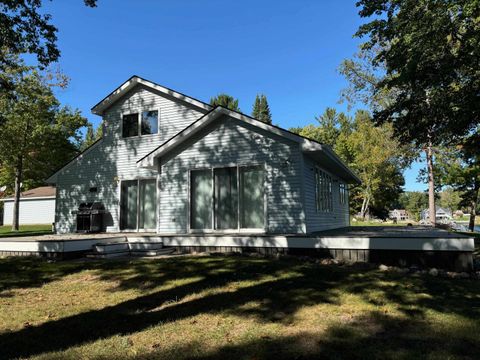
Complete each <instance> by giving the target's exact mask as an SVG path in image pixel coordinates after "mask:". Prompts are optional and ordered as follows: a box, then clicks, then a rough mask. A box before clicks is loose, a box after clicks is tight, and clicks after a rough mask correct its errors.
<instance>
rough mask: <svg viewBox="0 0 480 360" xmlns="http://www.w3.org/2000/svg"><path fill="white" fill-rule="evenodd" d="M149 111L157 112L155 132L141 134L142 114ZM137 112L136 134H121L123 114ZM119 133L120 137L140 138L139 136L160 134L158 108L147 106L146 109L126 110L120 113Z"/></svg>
mask: <svg viewBox="0 0 480 360" xmlns="http://www.w3.org/2000/svg"><path fill="white" fill-rule="evenodd" d="M151 111H156V112H157V132H156V133H155V134H145V135H142V115H143V113H145V112H151ZM134 114H137V115H138V116H137V125H138V132H137V135H133V136H123V118H124V116H128V115H134ZM120 134H121V138H122V139H135V138H140V137H149V136H157V135H158V134H160V108H147V109H141V110H136V111H126V112H122V113H121V121H120Z"/></svg>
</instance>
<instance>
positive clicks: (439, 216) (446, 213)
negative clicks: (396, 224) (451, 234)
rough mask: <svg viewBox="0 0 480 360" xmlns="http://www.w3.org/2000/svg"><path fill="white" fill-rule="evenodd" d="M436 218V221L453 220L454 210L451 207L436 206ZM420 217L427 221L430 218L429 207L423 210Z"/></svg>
mask: <svg viewBox="0 0 480 360" xmlns="http://www.w3.org/2000/svg"><path fill="white" fill-rule="evenodd" d="M435 218H436V221H446V220H452V212H451V211H450V210H449V209H444V208H441V207H435ZM420 219H421V220H425V221H427V220H430V212H429V210H428V209H424V210H422V211H421V213H420Z"/></svg>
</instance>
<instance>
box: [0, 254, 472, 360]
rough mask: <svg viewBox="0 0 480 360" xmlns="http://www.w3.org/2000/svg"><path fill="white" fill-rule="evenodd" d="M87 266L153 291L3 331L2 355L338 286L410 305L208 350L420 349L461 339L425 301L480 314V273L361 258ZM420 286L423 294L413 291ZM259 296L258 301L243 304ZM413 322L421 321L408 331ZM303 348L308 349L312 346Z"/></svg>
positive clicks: (277, 308) (319, 298)
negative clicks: (356, 261) (324, 328)
mask: <svg viewBox="0 0 480 360" xmlns="http://www.w3.org/2000/svg"><path fill="white" fill-rule="evenodd" d="M83 266H84V268H85V267H90V268H92V267H96V268H97V270H98V273H99V275H100V277H101V278H102V279H103V280H108V279H111V280H114V281H116V282H117V283H118V289H140V290H144V291H146V292H147V293H146V294H145V295H143V296H139V297H137V298H134V299H131V300H127V301H124V302H122V303H120V304H117V305H113V306H109V307H105V308H103V309H100V310H92V311H88V312H85V313H81V314H76V315H73V316H69V317H66V318H62V319H58V320H52V321H49V322H46V323H44V324H41V325H38V326H34V327H28V328H24V329H22V330H18V331H14V332H7V333H3V334H0V348H1V349H2V354H1V355H0V357H3V358H16V357H27V356H31V355H38V354H43V353H46V352H51V351H57V350H65V349H68V348H70V347H73V346H77V345H81V344H85V343H89V342H94V341H97V340H99V339H103V338H109V337H111V336H114V335H128V334H132V333H135V332H138V331H142V330H145V329H147V328H149V327H151V326H155V325H159V324H165V323H170V322H175V321H177V320H181V319H185V318H189V317H193V316H196V315H199V314H218V313H227V314H233V315H237V316H240V317H251V318H253V319H255V320H256V321H259V322H262V323H270V322H282V323H286V324H288V323H290V321H291V320H292V318H293V316H294V315H295V313H296V312H297V311H298V310H299V309H300V308H302V307H304V306H308V305H315V304H321V303H329V304H337V303H339V294H340V293H342V292H343V293H352V294H358V295H360V296H361V297H362V298H363V299H364V300H366V301H368V302H370V303H372V304H374V305H382V303H383V302H388V303H393V304H395V305H397V307H398V309H399V310H400V311H401V312H402V313H403V316H404V317H405V320H404V323H402V322H399V320H398V318H391V317H389V316H387V315H384V314H377V313H370V314H366V315H365V317H364V318H357V319H354V320H353V321H351V322H349V323H348V324H346V325H340V326H338V327H333V328H330V329H329V330H328V333H327V336H325V334H322V335H321V336H320V335H316V334H305V336H300V337H298V338H297V337H292V338H287V339H285V338H279V339H257V340H255V341H253V342H252V343H250V344H244V345H241V346H240V345H239V346H238V347H237V345H235V346H231V347H226V348H221V349H219V350H218V352H216V353H212V354H210V355H208V356H207V357H206V358H212V359H214V358H227V357H230V356H232V357H233V355H235V354H237V353H240V352H242V351H247V353H248V352H250V353H252V356H253V355H254V354H255V353H256V351H257V349H260V350H259V351H261V352H260V355H262V354H263V355H265V354H268V356H266V357H268V358H270V357H278V356H271V354H270V353H269V351H273V353H272V354H275V353H276V351H277V352H278V351H281V350H282V349H284V350H285V351H287V350H288V346H289V345H290V346H300V349H301V348H302V347H301V346H302V345H301V344H302V343H303V342H305V341H306V342H307V343H310V342H312V343H313V344H317V345H315V346H314V347H313V349H314V350H312V351H313V353H314V354H325V355H326V356H327V355H329V354H332V356H334V355H335V352H336V351H344V349H342V346H343V347H345V349H347V350H348V349H351V354H352V357H355V356H354V355H355V354H356V351H357V350H356V349H357V347H359V346H364V347H365V349H368V348H371V349H372V351H373V350H375V346H380V347H379V348H382V346H383V347H385V346H387V345H386V344H385V345H383V344H381V343H380V344H377V345H375V343H376V342H378V341H380V342H381V341H383V340H384V339H385V338H387V339H392V341H393V343H392V344H390V345H392V346H394V347H393V348H392V351H394V352H396V353H398V354H402V352H406V353H408V352H410V351H417V350H418V351H421V350H419V349H420V348H421V347H422V346H426V345H427V344H428V346H431V341H433V344H439V345H440V346H441V343H442V341H443V340H442V338H443V337H444V336H446V338H447V339H454V338H456V337H455V333H454V329H453V330H452V333H451V334H450V329H445V330H444V332H445V334H438V330H436V331H437V333H434V332H432V331H429V329H428V327H427V325H428V324H425V323H424V321H423V318H424V316H425V312H426V311H428V310H436V311H439V312H444V313H452V314H460V315H462V316H464V317H465V318H468V319H472V318H473V319H478V318H480V306H479V305H480V304H479V290H480V286H479V284H478V282H474V281H470V280H463V281H462V280H457V281H447V280H442V279H437V278H428V277H418V278H413V277H403V278H402V277H401V276H400V275H396V274H390V273H381V272H378V271H374V270H365V269H361V268H360V267H359V268H355V267H330V266H319V265H315V264H309V263H307V264H305V263H302V262H300V261H297V260H279V261H275V260H267V259H253V258H244V257H203V258H192V257H187V258H176V259H169V260H165V261H164V260H161V261H132V262H120V261H118V262H106V263H92V264H91V265H86V264H83ZM67 268H68V267H67ZM77 270H79V269H78V268H75V267H72V271H77ZM39 276H41V275H39ZM60 276H61V275H60ZM47 278H48V276H47ZM186 278H189V279H190V278H191V279H194V280H192V281H191V282H188V283H186V284H183V285H179V286H175V287H172V288H168V289H165V290H160V291H155V290H154V288H155V287H157V286H159V285H160V284H163V283H166V282H168V281H175V280H178V279H186ZM234 283H235V284H237V286H234V287H232V288H233V289H234V290H233V291H232V288H229V285H231V284H232V285H233V284H234ZM205 289H209V290H212V291H211V292H208V293H207V294H206V295H204V296H203V297H199V296H194V295H195V294H198V293H200V292H202V291H204V290H205ZM149 290H150V292H148V291H149ZM152 291H153V292H152ZM416 294H426V295H425V296H422V297H416V296H415V295H416ZM187 297H188V299H186V298H187ZM252 301H255V302H257V303H259V304H260V305H259V306H258V307H255V308H252V307H245V306H244V305H246V304H247V303H249V302H252ZM278 312H281V313H282V314H283V315H282V318H281V319H278V317H277V316H276V313H278ZM422 326H423V327H425V329H423V328H422ZM410 328H412V329H413V328H415V329H416V330H415V333H414V334H412V336H411V337H409V329H410ZM419 330H420V331H419ZM382 337H383V338H382ZM397 337H398V339H397ZM382 339H383V340H382ZM297 342H298V344H296V343H297ZM390 345H389V346H390ZM464 345H465V344H463V345H462V346H460V347H459V348H458V349H457V348H456V345H455V346H454V345H452V348H449V349H447V351H450V352H451V354H453V355H457V354H461V351H465V349H464V347H463V346H464ZM469 345H471V346H473V347H472V349H474V350H479V348H478V344H473V345H472V344H469ZM245 349H246V350H245ZM275 349H277V350H275ZM274 350H275V351H274ZM305 351H306V352H305V354H309V352H308V351H307V350H305ZM348 351H350V350H348ZM348 351H347V354H348ZM362 351H364V350H362ZM365 351H366V350H365ZM472 353H474V352H472ZM287 354H288V351H287ZM365 354H367V352H365ZM263 355H262V356H263ZM347 357H348V356H347ZM286 358H288V356H287V357H286Z"/></svg>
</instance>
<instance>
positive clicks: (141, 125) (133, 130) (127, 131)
mask: <svg viewBox="0 0 480 360" xmlns="http://www.w3.org/2000/svg"><path fill="white" fill-rule="evenodd" d="M139 115H140V116H139ZM154 134H158V110H149V111H142V112H141V113H140V114H138V113H136V114H128V115H123V118H122V136H123V137H124V138H127V137H132V136H142V135H154Z"/></svg>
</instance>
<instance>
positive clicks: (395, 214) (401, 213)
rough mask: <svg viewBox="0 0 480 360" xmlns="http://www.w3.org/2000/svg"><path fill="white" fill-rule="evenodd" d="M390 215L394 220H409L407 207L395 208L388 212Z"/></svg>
mask: <svg viewBox="0 0 480 360" xmlns="http://www.w3.org/2000/svg"><path fill="white" fill-rule="evenodd" d="M388 217H389V218H390V219H392V220H397V221H404V220H408V219H409V216H408V212H407V210H405V209H394V210H390V211H389V212H388Z"/></svg>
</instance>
